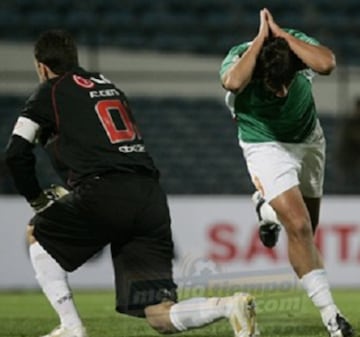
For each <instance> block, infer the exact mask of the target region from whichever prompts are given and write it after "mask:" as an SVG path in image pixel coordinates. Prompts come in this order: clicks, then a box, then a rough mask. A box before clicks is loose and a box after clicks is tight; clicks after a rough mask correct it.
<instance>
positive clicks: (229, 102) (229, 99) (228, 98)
mask: <svg viewBox="0 0 360 337" xmlns="http://www.w3.org/2000/svg"><path fill="white" fill-rule="evenodd" d="M235 96H236V95H235V94H234V93H232V92H231V91H227V92H226V95H225V104H226V106H227V107H228V108H229V110H230V113H231V116H232V118H235V117H236V115H235Z"/></svg>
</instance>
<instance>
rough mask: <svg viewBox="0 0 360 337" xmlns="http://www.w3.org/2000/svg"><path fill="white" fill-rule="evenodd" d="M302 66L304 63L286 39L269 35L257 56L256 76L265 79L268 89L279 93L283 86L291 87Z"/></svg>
mask: <svg viewBox="0 0 360 337" xmlns="http://www.w3.org/2000/svg"><path fill="white" fill-rule="evenodd" d="M302 68H304V64H303V63H302V62H301V60H300V59H299V58H298V57H297V56H296V55H295V54H294V52H293V51H292V50H291V49H290V47H289V44H288V43H287V41H286V40H285V39H283V38H280V37H269V38H268V39H266V40H265V42H264V44H263V47H262V49H261V52H260V54H259V56H258V58H257V61H256V67H255V72H254V77H255V78H257V79H260V80H261V81H263V84H264V87H265V88H266V89H267V90H269V91H271V92H273V93H277V92H279V91H281V90H282V88H283V86H285V87H289V85H290V83H291V81H292V80H293V78H294V76H295V73H296V72H297V71H298V70H300V69H302Z"/></svg>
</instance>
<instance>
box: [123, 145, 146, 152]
mask: <svg viewBox="0 0 360 337" xmlns="http://www.w3.org/2000/svg"><path fill="white" fill-rule="evenodd" d="M119 151H120V152H122V153H130V152H145V146H144V145H142V144H136V145H123V146H119Z"/></svg>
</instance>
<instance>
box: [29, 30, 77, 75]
mask: <svg viewBox="0 0 360 337" xmlns="http://www.w3.org/2000/svg"><path fill="white" fill-rule="evenodd" d="M34 55H35V59H36V60H37V61H38V62H41V63H44V64H45V65H47V66H48V67H49V68H50V69H51V70H52V71H53V72H54V73H55V74H58V75H62V74H63V73H65V72H67V71H69V70H71V69H72V68H74V67H75V66H77V65H78V63H79V61H78V52H77V47H76V43H75V40H74V39H73V37H72V36H71V35H70V33H68V32H67V31H64V30H56V29H55V30H49V31H46V32H44V33H42V34H41V35H40V36H39V38H38V40H37V41H36V42H35V46H34Z"/></svg>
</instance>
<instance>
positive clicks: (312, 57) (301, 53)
mask: <svg viewBox="0 0 360 337" xmlns="http://www.w3.org/2000/svg"><path fill="white" fill-rule="evenodd" d="M265 11H266V16H267V19H268V23H269V28H270V30H271V32H272V34H273V35H274V36H275V37H282V38H284V39H285V40H286V41H287V42H288V44H289V46H290V48H291V50H292V51H293V52H294V53H295V54H296V55H297V56H298V57H299V58H300V59H301V60H302V61H303V62H304V63H305V64H306V65H307V66H308V67H309V68H311V69H312V70H314V71H315V72H317V73H319V74H322V75H328V74H330V73H331V72H332V71H333V70H334V68H335V67H336V60H335V55H334V54H333V52H332V51H331V50H330V49H329V48H327V47H325V46H321V45H317V46H316V45H312V44H309V43H306V42H305V41H302V40H299V39H298V38H296V37H295V36H292V35H291V34H289V33H287V32H285V31H284V30H283V29H281V28H280V27H279V26H278V25H277V23H276V22H275V21H274V19H273V17H272V15H271V13H270V12H269V11H268V10H267V9H265Z"/></svg>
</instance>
